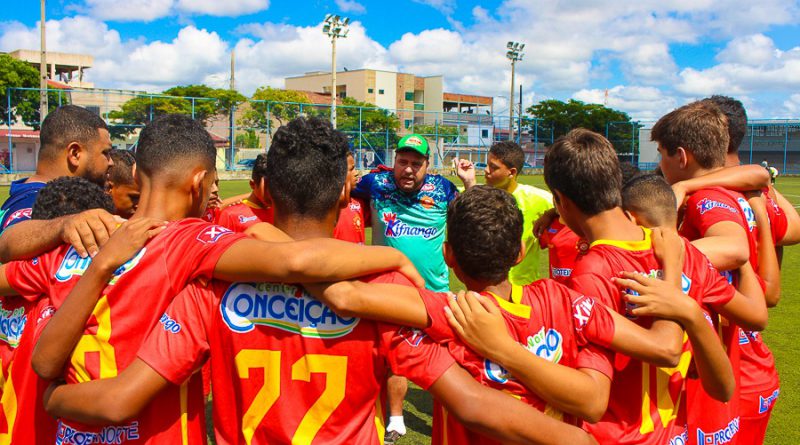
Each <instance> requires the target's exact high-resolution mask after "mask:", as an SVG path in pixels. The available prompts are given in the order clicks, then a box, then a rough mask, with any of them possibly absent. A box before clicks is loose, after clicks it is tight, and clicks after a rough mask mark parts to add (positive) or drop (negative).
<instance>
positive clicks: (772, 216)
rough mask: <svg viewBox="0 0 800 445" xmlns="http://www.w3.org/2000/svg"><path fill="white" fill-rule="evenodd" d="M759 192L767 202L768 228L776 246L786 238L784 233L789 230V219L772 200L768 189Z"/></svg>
mask: <svg viewBox="0 0 800 445" xmlns="http://www.w3.org/2000/svg"><path fill="white" fill-rule="evenodd" d="M761 192H762V193H763V194H764V199H766V200H767V216H768V217H769V227H770V230H771V231H772V242H773V243H774V244H775V245H776V246H777V245H778V244H779V243H780V242H781V241H782V240H783V237H784V236H786V231H787V230H788V229H789V219H788V218H787V217H786V212H784V211H783V209H781V207H780V206H779V205H778V203H777V202H776V201H775V200H774V199H772V196H770V194H769V189H764V190H762V191H761Z"/></svg>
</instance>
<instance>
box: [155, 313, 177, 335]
mask: <svg viewBox="0 0 800 445" xmlns="http://www.w3.org/2000/svg"><path fill="white" fill-rule="evenodd" d="M158 322H159V323H161V326H163V327H164V330H165V331H167V332H172V333H173V334H177V333H178V332H180V331H181V324H180V323H178V322H177V321H175V320H173V319H172V318H170V316H169V315H168V314H167V313H166V312H164V313H163V314H161V319H159V320H158Z"/></svg>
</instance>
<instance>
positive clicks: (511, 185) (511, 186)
mask: <svg viewBox="0 0 800 445" xmlns="http://www.w3.org/2000/svg"><path fill="white" fill-rule="evenodd" d="M518 185H519V183H518V182H517V178H516V177H513V178H511V179H509V180H508V183H506V186H505V187H501V188H502V189H503V190H505V191H507V192H508V193H514V190H516V189H517V186H518Z"/></svg>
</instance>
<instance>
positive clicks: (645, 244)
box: [589, 226, 653, 251]
mask: <svg viewBox="0 0 800 445" xmlns="http://www.w3.org/2000/svg"><path fill="white" fill-rule="evenodd" d="M639 228H640V229H642V232H644V239H643V240H641V241H619V240H612V239H599V240H595V242H593V243H592V244H590V245H589V247H594V246H599V245H606V246H614V247H619V248H620V249H624V250H629V251H637V250H649V249H651V248H652V247H653V240H652V236H651V234H652V231H651V230H650V229H648V228H647V227H642V226H639Z"/></svg>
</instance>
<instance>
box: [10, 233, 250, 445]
mask: <svg viewBox="0 0 800 445" xmlns="http://www.w3.org/2000/svg"><path fill="white" fill-rule="evenodd" d="M243 238H245V235H243V234H237V233H234V232H232V231H231V230H229V229H226V228H224V227H221V226H214V225H210V224H208V223H206V222H204V221H202V220H200V219H195V218H190V219H184V220H181V221H177V222H172V223H170V224H169V225H168V226H167V228H166V230H164V231H163V232H162V233H160V234H159V235H158V236H156V237H155V238H153V239H152V240H151V241H150V242H149V243H148V244H147V245H146V246H145V247H144V248H142V250H140V251H139V252H138V253H137V254H136V255H135V256H134V257H133V258H131V259H130V260H129V261H128V262H127V263H125V264H124V265H123V266H121V267H120V268H119V269H117V271H116V272H115V273H114V277H113V278H112V279H111V280H110V281H109V283H108V285H107V286H106V288H105V289H104V291H103V293H102V297H101V298H100V299H99V300H98V302H97V305H96V307H95V309H94V311H93V313H92V316H91V317H90V318H89V320H88V322H87V324H86V328H85V331H84V334H83V336H82V337H81V339H80V341H79V342H78V344H77V345H76V346H75V350H74V351H73V353H72V357H71V358H70V362H69V363H68V364H67V368H66V373H65V378H66V380H67V382H68V383H80V382H86V381H89V380H96V379H100V378H109V377H114V376H116V375H117V374H118V373H119V372H121V371H122V370H123V369H125V368H126V367H127V366H128V365H129V364H130V363H131V362H132V361H133V360H134V358H136V352H137V351H138V349H139V347H140V345H141V343H142V340H143V339H144V337H145V335H146V334H147V332H148V331H149V328H150V327H152V326H154V325H156V323H157V322H158V320H159V317H160V316H161V313H163V310H164V309H165V308H166V307H167V305H168V304H169V302H170V301H171V300H172V298H173V297H174V296H175V295H177V294H178V292H179V291H180V290H181V289H183V287H184V286H185V285H186V283H188V282H189V281H191V280H193V279H195V278H200V277H204V278H210V277H211V275H212V272H213V270H214V267H215V266H216V263H217V260H218V259H219V257H220V256H221V255H222V253H223V252H224V251H225V250H226V249H227V248H228V247H229V246H230V245H231V244H233V243H234V242H236V241H238V240H240V239H243ZM90 262H91V260H90V259H88V258H87V259H82V258H80V256H78V254H77V253H76V252H75V249H74V248H72V247H71V246H68V245H65V246H62V247H60V248H58V249H56V250H54V251H51V252H49V253H47V254H45V255H42V256H40V257H38V258H35V259H33V260H31V261H22V262H12V263H9V264H8V265H7V269H6V270H7V278H8V281H9V284H10V285H11V286H12V287H13V288H14V289H15V290H17V291H18V292H19V293H21V294H23V295H36V294H46V295H49V296H50V297H51V301H52V303H53V305H54V306H55V308H56V309H58V308H59V307H60V306H61V303H62V302H63V301H64V299H65V297H66V296H67V295H68V294H69V291H70V290H71V289H72V287H73V286H74V285H75V283H76V282H77V281H78V279H79V278H80V277H81V276H82V275H83V273H84V272H85V270H86V268H87V267H88V266H89V263H90ZM194 385H197V387H198V388H201V386H202V382H201V381H200V379H199V378H197V379H192V381H191V382H186V384H184V385H181V386H179V387H178V386H176V387H172V388H170V389H168V390H166V391H163V392H161V393H160V394H159V395H158V396H157V397H156V399H155V400H154V401H153V403H151V404H150V405H149V406H148V408H146V409H144V410H143V411H142V412H141V414H140V415H139V416H137V417H136V418H135V419H133V420H132V421H130V422H127V423H126V424H124V425H116V426H107V427H92V426H87V425H82V424H79V423H77V422H71V421H67V420H62V421H60V423H59V427H58V436H57V443H59V444H82V443H115V444H120V443H131V444H140V443H167V442H169V443H198V442H197V441H202V440H205V438H204V435H205V434H204V426H203V399H202V390H199V391H194V392H193V391H192V390H191V389H190V386H191V387H193V386H194ZM193 394H197V397H189V396H190V395H193ZM109 441H112V442H109Z"/></svg>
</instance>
